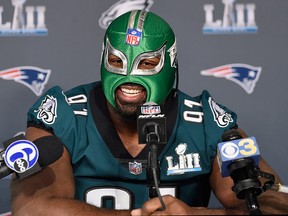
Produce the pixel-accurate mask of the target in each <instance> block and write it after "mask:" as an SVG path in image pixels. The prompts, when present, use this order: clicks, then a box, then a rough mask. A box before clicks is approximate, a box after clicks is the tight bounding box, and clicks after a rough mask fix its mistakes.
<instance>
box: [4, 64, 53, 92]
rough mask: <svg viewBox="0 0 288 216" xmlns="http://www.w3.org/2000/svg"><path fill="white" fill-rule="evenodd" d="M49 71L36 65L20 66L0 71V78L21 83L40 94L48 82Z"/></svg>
mask: <svg viewBox="0 0 288 216" xmlns="http://www.w3.org/2000/svg"><path fill="white" fill-rule="evenodd" d="M50 72H51V71H50V70H44V69H41V68H38V67H32V66H22V67H15V68H10V69H7V70H3V71H0V78H2V79H5V80H14V81H15V82H18V83H21V84H23V85H25V86H27V87H28V88H30V89H31V90H32V91H33V92H34V93H35V94H36V95H37V96H40V95H41V94H42V92H43V89H44V87H45V85H46V83H47V82H48V79H49V76H50Z"/></svg>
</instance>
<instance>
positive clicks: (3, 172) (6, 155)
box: [0, 134, 64, 179]
mask: <svg viewBox="0 0 288 216" xmlns="http://www.w3.org/2000/svg"><path fill="white" fill-rule="evenodd" d="M3 145H4V148H5V152H4V151H2V152H1V153H0V154H1V155H0V159H2V161H1V167H0V179H1V178H4V177H5V176H8V175H10V174H12V173H16V176H17V177H18V178H19V179H23V178H26V177H28V176H30V175H33V174H34V173H37V172H39V171H41V170H42V168H43V167H45V166H48V165H50V164H52V163H53V162H55V161H57V160H58V159H59V158H60V157H61V156H62V154H63V151H64V146H63V144H62V142H61V141H60V140H59V139H58V138H57V137H55V136H44V137H41V138H39V139H36V140H35V141H33V142H31V141H29V140H27V139H26V138H25V136H24V135H23V134H20V135H18V136H16V137H13V138H11V139H8V140H6V141H4V142H3Z"/></svg>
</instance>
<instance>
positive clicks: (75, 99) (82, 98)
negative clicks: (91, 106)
mask: <svg viewBox="0 0 288 216" xmlns="http://www.w3.org/2000/svg"><path fill="white" fill-rule="evenodd" d="M67 100H68V103H69V104H86V103H87V97H86V95H84V94H80V95H75V96H72V97H69V98H68V99H67ZM74 113H75V115H83V116H87V109H84V108H83V109H82V110H74Z"/></svg>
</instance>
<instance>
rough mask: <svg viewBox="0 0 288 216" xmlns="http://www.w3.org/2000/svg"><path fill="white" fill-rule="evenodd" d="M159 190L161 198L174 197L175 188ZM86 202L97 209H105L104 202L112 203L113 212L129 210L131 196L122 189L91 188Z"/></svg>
mask: <svg viewBox="0 0 288 216" xmlns="http://www.w3.org/2000/svg"><path fill="white" fill-rule="evenodd" d="M159 190H160V193H161V195H162V196H163V195H167V194H170V195H172V196H175V195H176V188H175V187H167V188H159ZM147 194H148V191H147ZM86 202H87V203H89V204H91V205H94V206H96V207H99V208H105V207H107V206H106V202H112V203H113V204H112V205H113V209H115V210H129V209H131V208H132V194H131V193H130V192H129V191H128V190H125V189H124V188H114V187H111V188H93V189H90V190H89V191H87V193H86Z"/></svg>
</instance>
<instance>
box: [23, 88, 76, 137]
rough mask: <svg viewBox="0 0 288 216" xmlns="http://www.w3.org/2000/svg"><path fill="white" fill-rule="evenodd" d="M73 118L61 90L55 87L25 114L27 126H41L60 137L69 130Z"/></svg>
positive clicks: (72, 113)
mask: <svg viewBox="0 0 288 216" xmlns="http://www.w3.org/2000/svg"><path fill="white" fill-rule="evenodd" d="M74 116H75V115H74V112H73V110H72V108H71V107H70V105H69V103H68V101H67V98H66V96H65V94H64V93H63V90H62V89H61V88H60V87H59V86H55V87H53V88H51V89H49V90H48V91H47V92H46V93H45V94H43V95H42V96H41V97H40V98H39V99H38V100H37V101H36V102H35V103H34V104H33V105H32V107H31V108H30V109H29V111H28V114H27V119H28V120H27V121H28V126H29V125H41V127H45V128H46V129H47V130H49V131H52V132H53V133H54V134H55V135H56V136H58V137H62V136H64V135H65V133H67V131H68V130H69V129H70V130H71V122H72V121H73V119H74Z"/></svg>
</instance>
